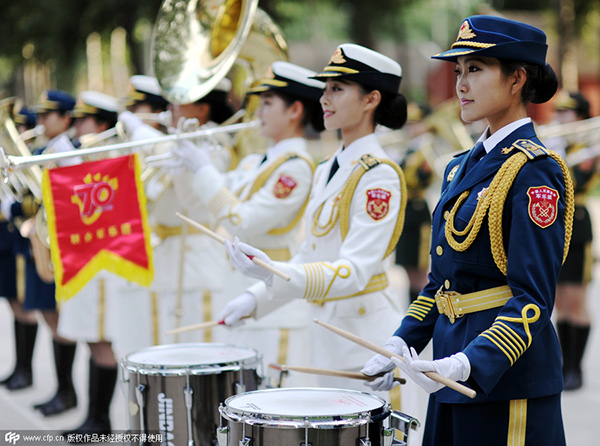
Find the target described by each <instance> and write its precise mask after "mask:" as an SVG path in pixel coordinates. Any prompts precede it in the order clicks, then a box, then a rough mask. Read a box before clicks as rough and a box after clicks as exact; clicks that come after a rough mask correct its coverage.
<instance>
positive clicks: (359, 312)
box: [358, 307, 367, 316]
mask: <svg viewBox="0 0 600 446" xmlns="http://www.w3.org/2000/svg"><path fill="white" fill-rule="evenodd" d="M366 312H367V310H366V309H365V307H360V308H359V309H358V314H360V315H361V316H362V315H363V314H365V313H366Z"/></svg>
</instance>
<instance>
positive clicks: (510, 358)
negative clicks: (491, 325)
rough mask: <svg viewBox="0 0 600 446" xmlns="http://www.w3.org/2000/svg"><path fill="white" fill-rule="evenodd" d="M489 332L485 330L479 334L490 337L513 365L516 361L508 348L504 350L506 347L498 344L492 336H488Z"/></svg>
mask: <svg viewBox="0 0 600 446" xmlns="http://www.w3.org/2000/svg"><path fill="white" fill-rule="evenodd" d="M487 333H488V332H487V331H484V332H483V333H481V334H480V335H479V336H483V337H484V338H487V339H489V340H490V341H491V342H492V343H493V344H494V345H495V346H496V347H498V349H500V351H502V353H504V354H505V355H506V357H507V358H508V360H509V361H510V365H511V366H512V365H513V364H514V363H515V362H514V361H513V359H512V357H511V355H509V354H508V352H507V351H506V350H504V348H502V346H501V345H500V344H498V343H497V342H496V341H495V340H494V339H493V338H492V337H490V336H488V335H487Z"/></svg>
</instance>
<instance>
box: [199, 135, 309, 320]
mask: <svg viewBox="0 0 600 446" xmlns="http://www.w3.org/2000/svg"><path fill="white" fill-rule="evenodd" d="M265 156H266V158H265ZM265 156H263V155H262V154H251V155H248V156H246V157H245V158H244V159H242V160H241V162H240V163H239V165H238V167H237V169H235V170H233V171H230V172H228V173H227V174H221V173H219V172H218V171H217V170H216V169H214V168H210V167H208V168H205V169H203V170H202V171H201V172H200V173H199V174H198V175H197V176H196V178H195V179H194V190H195V191H197V193H198V195H199V196H201V199H202V200H203V201H204V203H205V204H206V205H207V207H208V209H209V210H210V211H211V213H212V215H213V216H214V217H216V218H217V219H218V221H219V223H220V224H221V225H222V226H223V227H224V228H225V229H226V230H227V231H228V232H229V234H231V236H238V237H239V238H240V240H242V241H244V242H245V243H248V244H250V245H252V246H255V247H257V248H259V249H261V250H263V251H265V252H266V253H267V254H268V255H269V257H271V258H272V259H275V260H280V261H288V260H289V259H290V258H291V257H292V255H294V254H295V253H296V252H297V250H298V245H299V241H298V235H299V234H298V232H299V230H300V228H301V226H302V225H301V224H300V222H301V220H302V216H303V213H304V209H305V207H306V205H307V202H308V198H309V194H310V189H311V186H312V178H313V163H312V158H311V156H310V155H309V153H308V152H307V150H306V140H305V139H304V138H289V139H285V140H283V141H280V142H279V143H277V144H275V145H273V146H272V147H270V148H269V149H267V152H266V155H265ZM231 274H234V273H233V272H231ZM235 276H236V277H235V280H229V279H228V282H235V287H232V288H231V291H232V293H231V294H232V295H231V296H229V297H235V296H236V295H237V294H239V292H241V291H243V290H244V289H245V288H246V287H248V286H250V284H252V283H254V282H255V280H254V279H250V278H247V277H245V276H244V277H240V276H241V275H240V274H235ZM240 285H243V287H241V286H240ZM228 294H229V293H228ZM307 318H308V309H307V306H306V303H304V302H290V304H288V305H286V306H285V308H281V309H279V310H277V311H276V312H274V313H273V314H271V315H269V317H267V318H264V319H263V320H261V321H260V322H258V323H249V324H248V325H249V328H258V327H292V326H298V325H303V326H306V324H307Z"/></svg>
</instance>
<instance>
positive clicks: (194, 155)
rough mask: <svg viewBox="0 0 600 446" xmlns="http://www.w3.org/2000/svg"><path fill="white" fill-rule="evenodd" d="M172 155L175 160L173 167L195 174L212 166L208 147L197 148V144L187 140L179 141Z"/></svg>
mask: <svg viewBox="0 0 600 446" xmlns="http://www.w3.org/2000/svg"><path fill="white" fill-rule="evenodd" d="M171 153H172V155H173V158H175V160H174V162H173V163H172V166H171V167H176V166H180V167H185V168H186V169H188V170H190V171H191V172H194V173H195V172H198V171H199V170H201V169H202V168H203V167H206V166H209V165H210V164H211V161H210V156H209V154H208V150H207V149H206V147H204V146H202V147H197V146H196V145H195V144H193V143H192V142H190V141H188V140H185V139H183V140H181V141H179V142H178V143H177V146H176V147H174V148H173V150H172V151H171Z"/></svg>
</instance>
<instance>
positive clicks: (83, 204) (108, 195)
mask: <svg viewBox="0 0 600 446" xmlns="http://www.w3.org/2000/svg"><path fill="white" fill-rule="evenodd" d="M83 182H84V184H82V185H79V186H75V187H74V188H73V196H72V197H71V202H72V203H74V204H76V205H77V206H79V215H80V216H81V221H82V222H83V223H85V224H86V225H91V224H92V223H94V222H95V221H96V220H98V218H100V215H102V212H103V211H110V210H111V209H112V208H113V206H112V202H113V200H114V198H115V191H116V190H117V189H118V188H119V182H118V180H117V178H109V177H108V175H105V176H102V175H101V174H99V173H97V174H95V175H93V176H92V175H91V174H88V175H87V176H86V177H85V178H84V179H83Z"/></svg>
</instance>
